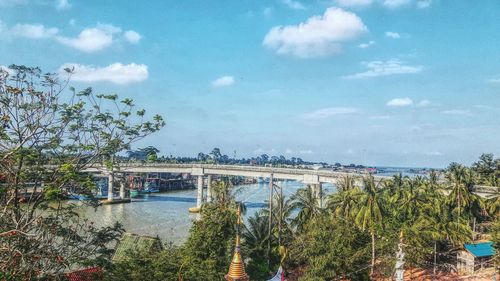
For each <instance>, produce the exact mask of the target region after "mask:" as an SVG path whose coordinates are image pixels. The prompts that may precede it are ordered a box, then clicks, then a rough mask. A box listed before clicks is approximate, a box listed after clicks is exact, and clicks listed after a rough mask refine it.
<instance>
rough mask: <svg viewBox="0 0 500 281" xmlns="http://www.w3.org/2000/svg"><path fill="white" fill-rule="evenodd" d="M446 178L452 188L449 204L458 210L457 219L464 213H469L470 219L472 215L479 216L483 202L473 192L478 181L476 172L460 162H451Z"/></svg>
mask: <svg viewBox="0 0 500 281" xmlns="http://www.w3.org/2000/svg"><path fill="white" fill-rule="evenodd" d="M445 178H446V180H447V181H448V189H449V190H450V195H449V197H448V198H449V204H450V206H452V207H453V208H454V210H455V211H456V214H457V215H456V217H457V220H460V219H461V218H462V215H463V214H464V213H465V215H468V219H470V218H471V217H472V215H476V216H479V214H478V213H479V212H480V211H481V204H482V202H481V201H480V199H479V198H478V197H477V195H475V194H473V193H472V190H473V187H474V183H475V182H476V177H475V175H474V172H473V171H472V170H471V169H469V168H467V167H465V166H463V165H460V164H458V163H451V164H450V165H449V167H448V168H447V170H446V174H445Z"/></svg>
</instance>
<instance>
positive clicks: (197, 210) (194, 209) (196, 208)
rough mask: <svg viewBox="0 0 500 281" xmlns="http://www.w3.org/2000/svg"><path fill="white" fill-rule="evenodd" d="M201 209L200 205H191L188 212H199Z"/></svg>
mask: <svg viewBox="0 0 500 281" xmlns="http://www.w3.org/2000/svg"><path fill="white" fill-rule="evenodd" d="M200 211H201V207H191V208H189V212H190V213H199V212H200Z"/></svg>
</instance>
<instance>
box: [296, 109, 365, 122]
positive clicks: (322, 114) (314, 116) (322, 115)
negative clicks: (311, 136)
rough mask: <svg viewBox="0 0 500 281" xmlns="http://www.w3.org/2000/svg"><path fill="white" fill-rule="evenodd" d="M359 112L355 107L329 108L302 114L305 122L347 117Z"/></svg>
mask: <svg viewBox="0 0 500 281" xmlns="http://www.w3.org/2000/svg"><path fill="white" fill-rule="evenodd" d="M358 112H359V110H358V109H357V108H353V107H327V108H322V109H318V110H315V111H312V112H309V113H304V114H302V116H301V117H302V119H304V120H322V119H327V118H330V117H333V116H336V115H346V114H354V113H358Z"/></svg>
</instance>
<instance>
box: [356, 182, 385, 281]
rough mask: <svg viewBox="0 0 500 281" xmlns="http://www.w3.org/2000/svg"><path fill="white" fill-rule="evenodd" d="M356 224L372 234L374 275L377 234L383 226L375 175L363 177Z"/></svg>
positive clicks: (372, 268)
mask: <svg viewBox="0 0 500 281" xmlns="http://www.w3.org/2000/svg"><path fill="white" fill-rule="evenodd" d="M358 202H359V203H358V208H357V210H358V211H357V214H356V220H355V221H356V224H357V225H358V226H359V227H360V228H361V229H362V230H368V231H369V233H370V235H371V243H372V260H371V269H370V274H371V275H373V270H374V267H375V235H376V232H377V229H379V228H380V227H381V226H382V219H383V211H382V195H381V190H380V189H379V188H378V186H377V184H376V183H375V180H374V178H373V176H371V175H370V176H368V177H365V178H363V194H362V195H361V198H360V200H359V201H358Z"/></svg>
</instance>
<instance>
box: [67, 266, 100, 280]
mask: <svg viewBox="0 0 500 281" xmlns="http://www.w3.org/2000/svg"><path fill="white" fill-rule="evenodd" d="M102 276H103V272H102V270H101V269H100V268H99V267H91V268H86V269H81V270H77V271H73V272H68V273H66V278H67V279H68V280H69V281H94V280H101V279H102Z"/></svg>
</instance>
